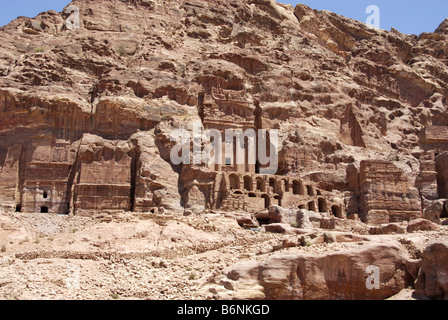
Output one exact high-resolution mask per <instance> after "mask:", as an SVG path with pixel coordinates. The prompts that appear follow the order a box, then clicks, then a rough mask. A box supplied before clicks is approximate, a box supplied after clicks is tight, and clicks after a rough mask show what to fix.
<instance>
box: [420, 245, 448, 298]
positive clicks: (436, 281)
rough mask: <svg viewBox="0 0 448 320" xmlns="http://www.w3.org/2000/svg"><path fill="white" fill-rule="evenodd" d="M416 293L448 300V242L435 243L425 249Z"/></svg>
mask: <svg viewBox="0 0 448 320" xmlns="http://www.w3.org/2000/svg"><path fill="white" fill-rule="evenodd" d="M415 293H416V294H420V295H425V296H427V297H428V298H431V299H444V300H448V244H447V243H434V244H431V245H430V246H428V247H427V248H426V249H425V250H424V251H423V258H422V266H421V268H420V272H419V274H418V277H417V280H416V282H415Z"/></svg>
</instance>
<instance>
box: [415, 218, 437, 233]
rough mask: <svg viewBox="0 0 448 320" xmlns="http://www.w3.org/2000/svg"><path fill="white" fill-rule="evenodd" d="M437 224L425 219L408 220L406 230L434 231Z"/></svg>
mask: <svg viewBox="0 0 448 320" xmlns="http://www.w3.org/2000/svg"><path fill="white" fill-rule="evenodd" d="M438 229H439V226H438V225H437V224H435V223H433V222H431V221H429V220H426V219H416V220H412V221H410V222H409V225H408V228H407V231H408V232H409V233H412V232H416V231H434V230H438Z"/></svg>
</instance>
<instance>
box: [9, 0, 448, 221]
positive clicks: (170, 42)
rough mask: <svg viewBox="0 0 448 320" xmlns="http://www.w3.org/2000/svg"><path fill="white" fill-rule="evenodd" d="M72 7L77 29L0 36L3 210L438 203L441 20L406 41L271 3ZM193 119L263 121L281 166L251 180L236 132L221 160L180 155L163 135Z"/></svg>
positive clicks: (364, 208)
mask: <svg viewBox="0 0 448 320" xmlns="http://www.w3.org/2000/svg"><path fill="white" fill-rule="evenodd" d="M71 5H74V6H76V7H77V8H78V9H79V12H80V16H79V18H80V28H79V29H70V28H68V27H67V23H66V21H67V19H68V18H69V16H70V14H68V13H65V12H62V13H57V12H54V11H48V12H44V13H42V14H40V15H38V16H37V17H34V18H26V17H20V18H18V19H16V20H14V21H13V22H11V23H10V24H9V25H7V26H5V27H2V28H1V29H0V34H1V37H2V39H3V41H2V44H1V46H2V50H1V52H0V202H1V205H2V206H3V207H6V208H9V209H10V210H16V211H19V212H30V213H31V212H43V213H45V212H48V213H59V214H65V213H71V214H87V215H89V214H91V213H93V212H97V211H104V210H106V211H135V212H154V213H156V212H165V211H167V210H168V211H172V212H173V213H177V214H182V213H184V212H188V213H202V212H203V211H206V210H221V211H229V212H231V211H241V212H246V213H257V212H260V211H263V210H265V209H267V208H269V207H271V206H273V205H277V206H281V207H284V208H286V209H290V210H298V209H305V210H309V211H314V212H319V213H321V214H330V215H333V216H335V217H337V218H339V219H343V218H345V217H346V216H347V215H359V217H360V218H361V220H362V221H363V222H367V223H369V224H383V223H389V222H398V221H408V220H412V219H415V218H420V217H421V216H422V212H423V210H424V209H425V208H426V207H427V206H429V205H430V204H431V202H432V201H434V200H437V199H438V198H439V197H444V198H447V195H446V190H447V189H448V187H447V186H446V181H445V180H446V179H445V177H446V176H447V174H446V168H447V166H446V161H445V160H446V159H445V158H446V157H445V156H444V155H443V153H444V152H446V151H448V137H447V132H448V131H447V128H448V113H447V101H446V96H447V94H448V90H447V87H448V67H447V64H446V61H447V57H448V51H447V49H446V48H447V46H446V44H447V41H448V39H447V37H448V35H447V33H446V30H445V29H446V22H444V23H442V24H441V26H440V27H439V28H438V29H437V30H436V32H435V33H425V34H422V35H420V36H415V35H404V34H401V33H399V32H397V31H395V30H393V31H391V32H388V31H383V30H375V29H370V28H368V27H367V26H366V25H364V24H362V23H360V22H357V21H354V20H350V19H347V18H344V17H341V16H338V15H336V14H333V13H330V12H327V11H322V12H317V11H314V10H312V9H310V8H308V7H307V6H304V5H298V6H296V7H295V8H293V7H292V6H290V5H283V4H279V3H276V2H275V1H271V0H269V1H254V0H244V1H239V0H238V1H237V0H224V1H218V2H216V1H199V0H191V1H168V2H166V1H162V0H151V1H143V0H138V1H131V2H129V1H120V0H108V1H106V0H100V1H87V0H76V1H73V2H72V3H71ZM196 124H198V126H199V128H201V129H214V130H216V132H219V133H221V134H223V133H224V132H225V131H226V130H229V129H241V130H266V132H269V134H266V136H265V140H263V142H265V143H266V145H268V146H269V148H268V149H270V150H271V151H274V152H273V154H274V155H275V153H277V154H278V159H272V162H274V163H275V164H276V165H278V170H277V172H276V173H273V174H271V173H270V174H265V173H264V172H265V171H264V169H266V167H267V164H266V163H263V161H261V160H262V159H261V158H262V157H260V156H258V157H256V158H257V159H256V161H255V162H252V161H249V158H250V157H251V156H252V155H253V152H254V150H258V148H255V149H254V148H251V142H252V140H250V139H247V141H246V140H244V142H242V143H238V144H235V145H234V147H235V149H234V155H233V156H228V155H224V156H223V159H221V160H223V161H217V160H219V159H214V160H213V159H212V160H211V161H208V162H207V163H202V164H197V163H194V164H193V163H190V164H186V163H180V164H179V163H176V162H175V161H173V159H172V158H171V157H170V154H171V151H172V150H173V147H174V146H175V144H176V143H175V142H174V141H171V139H170V137H171V133H172V132H173V131H174V130H176V129H184V130H185V132H188V133H189V134H191V133H192V132H193V131H194V128H195V125H196ZM273 130H278V150H276V148H275V143H274V142H275V141H273V140H272V139H275V135H273V134H271V133H273ZM220 139H221V138H217V141H219V140H220ZM196 142H197V141H196ZM196 142H195V143H196ZM209 142H210V140H209V141H208V142H207V141H205V140H204V141H200V142H198V144H199V147H200V148H201V149H203V150H205V149H207V148H208V147H209V145H210V143H209ZM215 142H216V141H215ZM222 142H223V144H222V148H224V146H225V140H224V139H223V141H222ZM217 150H218V149H217ZM187 154H191V155H197V154H198V153H197V150H196V151H195V152H193V151H192V150H190V152H188V151H187ZM215 154H218V153H217V152H216V153H215ZM236 154H240V155H243V156H244V161H243V163H238V162H237V161H235V160H236V159H235V157H236ZM445 155H446V154H445ZM234 156H235V157H234ZM266 156H267V155H266ZM436 156H438V157H437V164H436V161H435V158H436ZM211 158H214V157H211ZM220 162H221V163H220Z"/></svg>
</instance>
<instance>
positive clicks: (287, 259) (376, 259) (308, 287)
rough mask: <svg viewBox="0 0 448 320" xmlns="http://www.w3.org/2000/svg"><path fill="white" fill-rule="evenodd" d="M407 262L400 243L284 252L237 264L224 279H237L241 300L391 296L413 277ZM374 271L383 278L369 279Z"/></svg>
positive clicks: (237, 296)
mask: <svg viewBox="0 0 448 320" xmlns="http://www.w3.org/2000/svg"><path fill="white" fill-rule="evenodd" d="M406 262H407V256H406V253H405V251H404V249H403V248H402V247H401V245H400V244H399V243H388V244H380V245H370V246H368V247H367V248H363V249H357V248H352V249H349V250H346V251H341V252H337V253H330V254H326V255H321V256H313V255H300V254H292V253H289V254H288V253H279V254H276V255H274V256H272V257H270V258H268V259H267V260H266V261H263V262H258V263H257V262H253V263H248V262H245V263H241V264H236V265H235V266H233V267H232V268H230V269H229V270H227V271H226V277H227V280H223V279H220V281H221V282H225V281H228V282H230V283H231V284H232V288H233V290H232V291H233V292H231V293H230V294H231V295H232V296H233V298H235V299H268V300H276V299H281V300H364V299H369V300H375V299H385V298H388V297H390V296H392V295H394V294H396V293H398V292H399V291H401V290H402V289H403V288H405V287H406V286H407V285H409V284H410V283H411V282H412V277H411V275H410V273H409V271H408V268H407V266H406ZM373 265H374V267H372V266H373ZM369 267H370V268H371V269H369ZM371 270H377V271H379V273H378V276H377V278H376V281H377V283H375V281H373V280H374V278H373V277H372V278H369V277H370V276H371V275H373V271H371Z"/></svg>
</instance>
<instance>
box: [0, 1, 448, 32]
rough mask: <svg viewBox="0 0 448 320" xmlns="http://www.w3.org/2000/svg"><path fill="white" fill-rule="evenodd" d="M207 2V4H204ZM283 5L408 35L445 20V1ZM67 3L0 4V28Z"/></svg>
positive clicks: (447, 5)
mask: <svg viewBox="0 0 448 320" xmlns="http://www.w3.org/2000/svg"><path fill="white" fill-rule="evenodd" d="M205 1H206V0H205ZM277 1H280V2H283V3H291V4H292V5H296V4H297V3H303V4H306V5H308V6H309V7H311V8H313V9H318V10H323V9H325V10H329V11H333V12H336V13H338V14H341V15H343V16H346V17H349V18H353V19H356V20H359V21H362V22H366V20H367V17H368V16H369V14H366V8H367V7H368V6H369V5H376V6H378V8H379V9H380V27H381V29H386V30H390V28H391V27H393V28H395V29H397V30H399V31H401V32H403V33H409V34H420V33H422V32H433V31H434V30H435V29H436V28H437V27H438V26H439V24H440V23H441V22H442V21H443V20H444V19H445V18H447V17H448V1H447V0H425V1H418V2H417V1H409V0H277ZM68 3H70V1H69V0H0V26H2V25H5V24H8V23H9V22H10V21H11V20H13V19H15V18H17V17H18V16H27V17H34V16H36V15H37V14H39V13H40V12H42V11H47V10H50V9H52V10H56V11H62V9H63V8H64V7H65V6H66V5H67V4H68Z"/></svg>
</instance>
